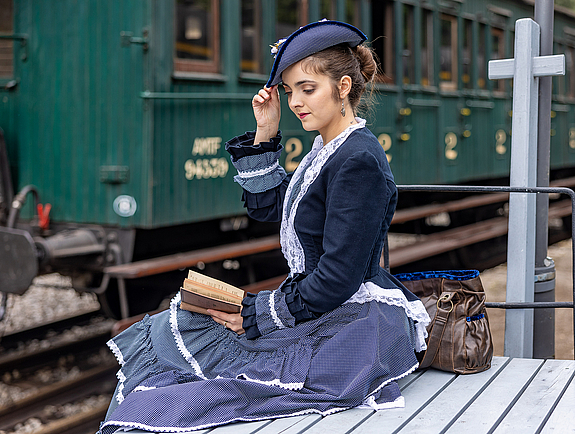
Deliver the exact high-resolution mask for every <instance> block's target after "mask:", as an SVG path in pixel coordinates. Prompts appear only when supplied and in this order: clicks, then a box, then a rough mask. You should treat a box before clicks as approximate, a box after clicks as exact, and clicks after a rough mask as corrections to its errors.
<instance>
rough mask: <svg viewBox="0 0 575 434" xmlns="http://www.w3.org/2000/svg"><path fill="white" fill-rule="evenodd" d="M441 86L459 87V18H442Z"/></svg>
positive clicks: (443, 16)
mask: <svg viewBox="0 0 575 434" xmlns="http://www.w3.org/2000/svg"><path fill="white" fill-rule="evenodd" d="M439 22H440V29H439V31H440V63H439V86H440V88H441V89H442V90H456V89H457V18H456V17H454V16H451V15H441V18H440V21H439Z"/></svg>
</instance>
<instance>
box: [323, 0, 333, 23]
mask: <svg viewBox="0 0 575 434" xmlns="http://www.w3.org/2000/svg"><path fill="white" fill-rule="evenodd" d="M320 13H321V18H322V19H323V18H327V19H328V20H335V19H336V16H337V5H336V2H335V0H321V4H320Z"/></svg>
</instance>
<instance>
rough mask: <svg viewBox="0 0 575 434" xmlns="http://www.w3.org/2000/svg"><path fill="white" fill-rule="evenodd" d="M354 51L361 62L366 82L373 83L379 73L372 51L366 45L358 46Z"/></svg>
mask: <svg viewBox="0 0 575 434" xmlns="http://www.w3.org/2000/svg"><path fill="white" fill-rule="evenodd" d="M353 51H354V54H355V57H356V58H357V60H358V61H359V67H360V70H361V75H362V76H363V78H364V79H365V82H366V83H369V82H371V81H372V80H373V79H374V78H375V74H376V72H377V63H376V62H375V59H374V57H373V53H372V51H371V49H370V48H369V47H366V46H365V45H358V46H357V47H355V48H354V49H353Z"/></svg>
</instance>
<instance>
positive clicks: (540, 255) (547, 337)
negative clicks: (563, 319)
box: [533, 0, 555, 359]
mask: <svg viewBox="0 0 575 434" xmlns="http://www.w3.org/2000/svg"><path fill="white" fill-rule="evenodd" d="M535 22H537V23H538V24H539V26H540V28H541V42H540V56H547V55H551V54H553V0H536V1H535ZM551 86H552V77H549V76H547V77H540V78H539V114H538V137H537V186H538V187H548V186H549V160H550V158H549V154H550V144H551V134H550V131H551ZM536 210H537V211H536V235H535V294H534V301H536V302H537V301H555V263H554V262H553V260H552V259H551V258H548V257H547V246H548V242H549V240H548V230H549V229H548V215H549V196H548V195H547V194H538V195H537V199H536ZM554 356H555V310H554V309H536V310H535V312H534V318H533V358H536V359H548V358H554Z"/></svg>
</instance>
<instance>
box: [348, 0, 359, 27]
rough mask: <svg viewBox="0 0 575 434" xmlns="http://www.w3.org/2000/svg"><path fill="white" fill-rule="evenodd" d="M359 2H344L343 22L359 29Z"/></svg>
mask: <svg viewBox="0 0 575 434" xmlns="http://www.w3.org/2000/svg"><path fill="white" fill-rule="evenodd" d="M359 6H360V5H359V2H358V1H356V0H346V2H345V21H346V22H348V23H350V24H353V25H354V26H356V27H361V24H360V16H361V14H360V11H359Z"/></svg>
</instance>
